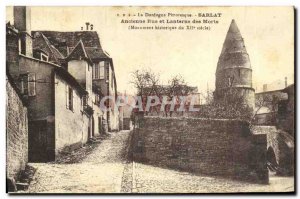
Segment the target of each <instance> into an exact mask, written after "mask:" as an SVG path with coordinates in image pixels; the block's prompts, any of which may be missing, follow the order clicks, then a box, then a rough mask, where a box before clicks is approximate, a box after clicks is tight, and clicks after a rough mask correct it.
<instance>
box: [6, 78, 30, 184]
mask: <svg viewBox="0 0 300 199" xmlns="http://www.w3.org/2000/svg"><path fill="white" fill-rule="evenodd" d="M7 79H9V78H8V77H7ZM6 136H7V141H6V144H7V145H6V150H7V177H8V178H16V177H17V175H18V173H19V172H20V170H23V169H25V165H26V163H27V162H28V119H27V108H26V107H25V106H24V104H23V102H22V100H21V98H20V95H19V93H18V91H17V89H16V86H14V85H13V83H12V80H10V81H9V80H7V81H6Z"/></svg>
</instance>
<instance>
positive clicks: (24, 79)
mask: <svg viewBox="0 0 300 199" xmlns="http://www.w3.org/2000/svg"><path fill="white" fill-rule="evenodd" d="M20 78H21V93H22V94H24V95H28V96H35V95H36V91H35V90H36V88H35V84H36V81H35V73H27V74H22V75H20Z"/></svg>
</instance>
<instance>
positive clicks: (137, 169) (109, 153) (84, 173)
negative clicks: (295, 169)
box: [27, 131, 294, 193]
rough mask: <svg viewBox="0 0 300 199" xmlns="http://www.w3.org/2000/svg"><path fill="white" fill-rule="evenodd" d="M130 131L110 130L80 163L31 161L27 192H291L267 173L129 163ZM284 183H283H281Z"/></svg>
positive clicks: (289, 183)
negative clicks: (242, 174) (247, 176)
mask: <svg viewBox="0 0 300 199" xmlns="http://www.w3.org/2000/svg"><path fill="white" fill-rule="evenodd" d="M129 142H130V132H129V131H121V132H118V133H111V135H110V136H109V137H108V138H106V139H105V140H103V142H102V143H100V144H99V145H98V146H97V147H96V148H95V149H94V151H92V153H91V154H89V155H88V156H86V157H85V158H84V159H83V160H82V161H80V162H79V163H74V164H53V163H34V164H33V163H31V164H30V165H31V166H33V167H35V168H37V171H36V173H35V175H34V177H33V181H32V182H31V184H30V186H29V189H28V191H27V192H29V193H120V192H121V193H208V192H210V193H212V192H270V191H281V192H287V191H292V190H293V189H294V187H293V185H294V184H293V183H294V181H293V177H278V176H274V175H272V176H270V184H269V185H261V184H251V183H246V182H241V181H234V180H229V179H223V178H217V177H209V176H202V175H194V174H191V173H187V172H180V171H174V170H170V169H164V168H159V167H154V166H150V165H144V164H140V163H136V162H132V161H130V160H129V159H128V150H129ZM283 185H284V186H283Z"/></svg>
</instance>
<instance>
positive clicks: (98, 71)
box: [93, 61, 105, 79]
mask: <svg viewBox="0 0 300 199" xmlns="http://www.w3.org/2000/svg"><path fill="white" fill-rule="evenodd" d="M104 63H105V62H104V61H101V62H99V63H97V64H95V65H94V70H93V79H104Z"/></svg>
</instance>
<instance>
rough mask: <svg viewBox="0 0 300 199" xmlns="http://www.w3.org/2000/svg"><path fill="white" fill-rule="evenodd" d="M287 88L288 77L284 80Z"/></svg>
mask: <svg viewBox="0 0 300 199" xmlns="http://www.w3.org/2000/svg"><path fill="white" fill-rule="evenodd" d="M284 81H285V82H284V83H285V88H286V87H287V77H285V78H284Z"/></svg>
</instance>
